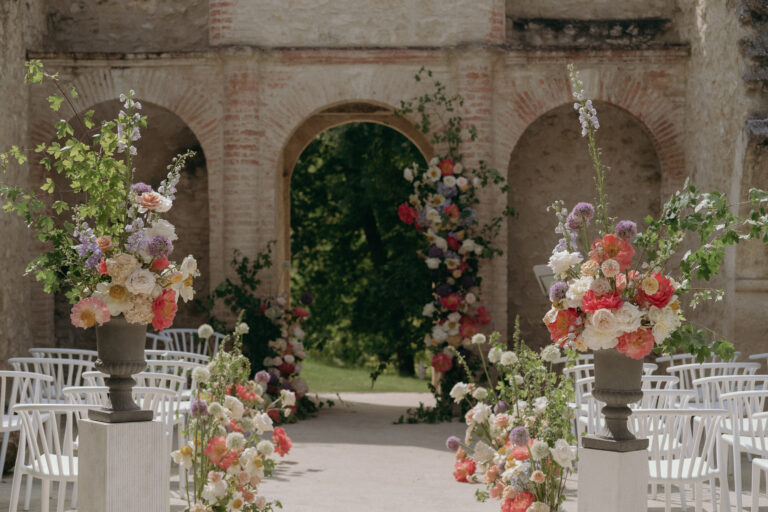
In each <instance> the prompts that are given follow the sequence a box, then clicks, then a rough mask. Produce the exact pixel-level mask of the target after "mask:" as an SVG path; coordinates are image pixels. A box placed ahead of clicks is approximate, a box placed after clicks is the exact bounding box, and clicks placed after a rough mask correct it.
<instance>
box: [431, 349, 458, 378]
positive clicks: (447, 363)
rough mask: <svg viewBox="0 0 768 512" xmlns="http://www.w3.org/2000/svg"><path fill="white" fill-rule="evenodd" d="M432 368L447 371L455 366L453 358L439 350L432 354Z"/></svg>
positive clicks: (442, 371)
mask: <svg viewBox="0 0 768 512" xmlns="http://www.w3.org/2000/svg"><path fill="white" fill-rule="evenodd" d="M432 368H434V369H435V370H436V371H438V372H440V373H446V372H449V371H451V368H453V359H451V356H449V355H448V354H444V353H442V352H438V353H437V354H435V355H434V356H432Z"/></svg>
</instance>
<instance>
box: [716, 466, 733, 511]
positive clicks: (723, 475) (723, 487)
mask: <svg viewBox="0 0 768 512" xmlns="http://www.w3.org/2000/svg"><path fill="white" fill-rule="evenodd" d="M718 480H720V512H731V494H730V491H729V490H728V472H727V470H726V469H725V466H723V469H722V470H721V472H720V478H719V479H718ZM714 507H715V505H714V504H713V505H712V510H713V512H714Z"/></svg>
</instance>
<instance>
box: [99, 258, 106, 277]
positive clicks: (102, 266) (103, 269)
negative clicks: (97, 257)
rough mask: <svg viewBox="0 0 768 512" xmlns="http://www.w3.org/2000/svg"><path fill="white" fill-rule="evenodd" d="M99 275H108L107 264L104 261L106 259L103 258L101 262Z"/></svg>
mask: <svg viewBox="0 0 768 512" xmlns="http://www.w3.org/2000/svg"><path fill="white" fill-rule="evenodd" d="M99 274H101V275H103V276H105V275H107V274H108V272H107V262H106V261H104V258H101V261H99Z"/></svg>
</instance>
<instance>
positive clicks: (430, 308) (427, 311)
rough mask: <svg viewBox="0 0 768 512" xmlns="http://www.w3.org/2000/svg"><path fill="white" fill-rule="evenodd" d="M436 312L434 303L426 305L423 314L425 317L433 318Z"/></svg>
mask: <svg viewBox="0 0 768 512" xmlns="http://www.w3.org/2000/svg"><path fill="white" fill-rule="evenodd" d="M434 312H435V304H434V303H433V302H429V303H427V304H424V309H422V310H421V314H422V315H424V316H432V315H433V314H434Z"/></svg>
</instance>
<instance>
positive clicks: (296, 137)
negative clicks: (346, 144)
mask: <svg viewBox="0 0 768 512" xmlns="http://www.w3.org/2000/svg"><path fill="white" fill-rule="evenodd" d="M349 123H376V124H381V125H383V126H387V127H389V128H392V129H393V130H396V131H397V132H399V133H400V134H402V135H403V136H405V137H406V138H407V139H408V140H410V141H411V142H412V143H413V144H414V145H415V146H416V148H417V149H418V150H419V151H420V152H421V154H422V155H423V156H424V158H425V160H427V161H429V160H430V159H431V158H432V157H433V156H434V150H433V148H432V146H431V144H430V143H429V141H428V140H427V138H426V136H425V135H424V134H423V133H421V132H420V131H419V130H417V129H416V128H415V127H414V126H413V124H411V122H410V121H408V120H407V119H405V118H404V117H402V116H399V115H397V114H395V111H394V109H393V108H392V107H390V106H387V105H384V104H382V103H379V102H375V101H370V100H365V101H342V102H338V103H335V104H333V105H330V106H327V107H325V108H322V109H320V110H318V111H316V112H315V113H313V114H312V115H310V116H309V117H307V118H306V119H305V120H304V121H303V122H302V123H301V124H299V126H297V127H296V128H295V129H294V130H293V132H292V133H291V136H290V137H289V138H288V141H287V142H286V143H285V146H284V147H283V150H282V153H281V155H280V165H279V169H280V175H279V176H278V180H277V182H278V187H277V197H278V200H277V222H278V226H277V232H278V242H277V261H279V262H281V265H280V267H279V270H278V280H277V289H278V292H279V293H281V294H286V295H287V294H288V293H289V292H290V266H289V265H286V264H284V262H289V261H290V258H291V233H290V231H291V176H292V174H293V169H294V167H295V166H296V162H297V161H298V159H299V156H301V153H302V152H304V150H305V149H306V147H307V146H308V145H309V143H310V142H312V140H313V139H314V138H315V137H317V136H318V135H320V134H321V133H323V132H324V131H326V130H329V129H331V128H335V127H337V126H341V125H344V124H349Z"/></svg>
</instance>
